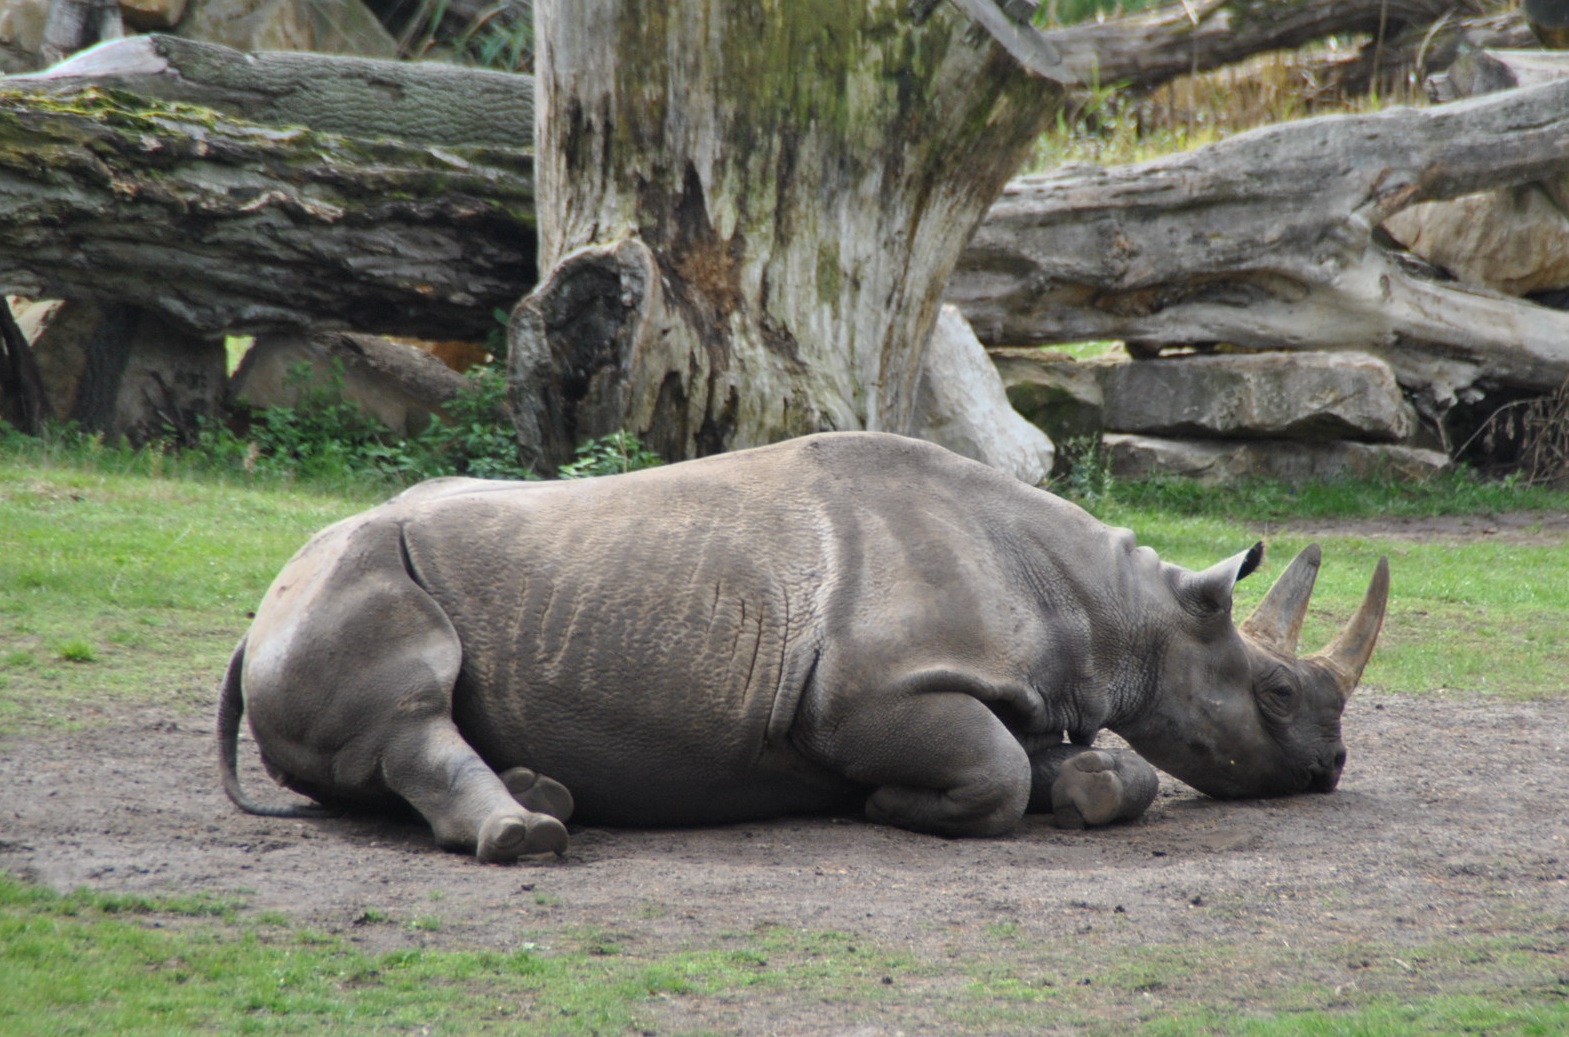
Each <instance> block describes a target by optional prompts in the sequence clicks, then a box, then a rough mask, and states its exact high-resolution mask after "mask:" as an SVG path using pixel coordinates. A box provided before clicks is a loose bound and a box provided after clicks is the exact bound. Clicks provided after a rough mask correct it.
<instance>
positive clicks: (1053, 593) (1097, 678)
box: [1010, 497, 1181, 740]
mask: <svg viewBox="0 0 1569 1037" xmlns="http://www.w3.org/2000/svg"><path fill="white" fill-rule="evenodd" d="M1032 510H1033V512H1034V513H1033V515H1030V516H1027V517H1025V518H1024V519H1023V521H1021V522H1020V525H1019V527H1018V529H1017V531H1016V532H1014V533H1013V534H1011V536H1010V539H1011V538H1012V537H1013V536H1016V537H1017V538H1018V540H1019V541H1021V542H1022V544H1023V545H1024V546H1023V547H1022V549H1019V548H1013V550H1016V551H1017V552H1018V561H1017V565H1018V568H1019V572H1020V586H1021V588H1022V589H1023V590H1024V592H1025V593H1026V594H1027V595H1028V596H1029V599H1030V600H1031V603H1032V605H1033V607H1034V609H1035V610H1036V612H1037V614H1038V615H1039V616H1040V617H1041V619H1040V621H1041V623H1042V628H1043V631H1044V636H1045V639H1046V643H1045V644H1044V645H1043V646H1042V652H1043V656H1044V658H1043V659H1042V660H1041V664H1040V665H1041V667H1042V670H1043V672H1055V674H1056V675H1057V677H1058V679H1059V681H1060V683H1057V684H1056V685H1055V686H1043V687H1042V692H1043V694H1047V695H1057V696H1060V697H1061V698H1062V699H1063V700H1064V702H1063V705H1064V706H1065V707H1066V708H1068V709H1069V710H1070V711H1071V712H1072V713H1074V714H1076V715H1078V716H1079V717H1081V718H1082V722H1083V723H1084V724H1085V725H1087V727H1089V728H1098V727H1110V728H1113V729H1115V728H1116V727H1117V726H1118V725H1120V724H1126V723H1129V722H1132V721H1134V720H1136V719H1137V718H1139V717H1141V716H1143V715H1145V714H1146V713H1147V712H1148V711H1149V709H1150V708H1151V706H1152V704H1153V702H1154V701H1155V699H1156V697H1157V696H1158V693H1159V686H1160V674H1159V670H1160V665H1159V662H1160V659H1161V657H1162V655H1163V653H1164V649H1165V645H1166V643H1167V640H1168V639H1169V637H1170V636H1171V633H1172V631H1173V630H1174V629H1176V628H1177V626H1178V624H1180V622H1181V618H1180V614H1181V609H1180V606H1179V605H1178V604H1177V602H1176V599H1175V597H1174V595H1173V594H1172V590H1171V587H1172V582H1171V574H1172V572H1173V571H1174V569H1175V567H1173V566H1170V565H1168V564H1167V563H1164V562H1162V561H1161V560H1160V559H1159V557H1158V556H1157V555H1156V554H1155V552H1154V551H1153V550H1151V549H1150V548H1148V547H1140V546H1139V545H1138V542H1137V539H1136V538H1135V537H1134V535H1133V533H1132V532H1131V531H1129V530H1126V529H1119V528H1114V527H1110V526H1107V525H1105V524H1104V523H1101V522H1100V521H1099V520H1097V519H1095V518H1094V517H1093V516H1091V515H1089V514H1088V513H1086V512H1084V511H1083V510H1082V509H1080V508H1078V507H1077V506H1076V505H1073V504H1072V503H1070V502H1067V501H1063V500H1060V499H1057V498H1052V497H1047V498H1045V499H1044V500H1043V501H1042V502H1041V503H1040V504H1039V505H1038V506H1037V507H1035V508H1034V509H1032ZM1069 733H1070V734H1071V735H1073V736H1074V737H1075V738H1076V739H1080V740H1082V738H1085V737H1089V736H1091V735H1093V733H1094V732H1093V730H1092V729H1089V730H1083V731H1079V732H1075V731H1073V730H1072V729H1071V728H1070V731H1069Z"/></svg>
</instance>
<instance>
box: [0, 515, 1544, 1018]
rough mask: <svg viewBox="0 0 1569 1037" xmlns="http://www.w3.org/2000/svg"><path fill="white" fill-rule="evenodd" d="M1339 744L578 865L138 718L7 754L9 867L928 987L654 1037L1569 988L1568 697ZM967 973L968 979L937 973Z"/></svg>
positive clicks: (1450, 701)
mask: <svg viewBox="0 0 1569 1037" xmlns="http://www.w3.org/2000/svg"><path fill="white" fill-rule="evenodd" d="M1336 532H1345V531H1340V530H1337V531H1336ZM1370 532H1372V533H1375V534H1376V532H1377V531H1376V530H1373V531H1370ZM1450 532H1455V533H1456V535H1465V533H1466V532H1469V533H1470V535H1477V534H1476V533H1475V532H1473V531H1464V532H1457V531H1453V530H1451V531H1450ZM1487 535H1492V534H1487ZM1499 535H1518V536H1536V535H1539V530H1537V529H1535V528H1530V529H1520V530H1509V531H1508V532H1503V533H1500V534H1499ZM1345 731H1346V742H1347V745H1348V747H1349V751H1350V758H1349V762H1348V765H1347V768H1346V773H1345V776H1344V779H1343V781H1342V783H1341V787H1340V789H1339V791H1337V792H1336V793H1334V794H1331V795H1306V796H1299V797H1294V798H1288V799H1282V800H1271V801H1256V802H1251V801H1250V802H1228V803H1222V802H1217V801H1215V800H1211V799H1207V798H1205V797H1203V796H1201V795H1199V794H1197V793H1195V792H1193V791H1192V790H1190V789H1188V788H1186V787H1185V786H1182V785H1181V784H1179V783H1177V782H1175V781H1171V780H1167V782H1166V783H1165V785H1164V786H1163V788H1162V792H1161V795H1160V797H1159V798H1158V799H1157V801H1156V803H1155V805H1154V806H1153V808H1152V809H1151V810H1150V811H1149V813H1148V814H1147V815H1146V816H1145V817H1144V818H1142V819H1140V820H1139V821H1137V822H1134V823H1131V824H1126V825H1120V826H1116V827H1112V828H1108V829H1104V830H1099V831H1092V832H1064V831H1059V830H1057V829H1055V828H1053V827H1051V826H1050V824H1049V823H1047V822H1046V821H1044V820H1042V819H1036V818H1031V819H1027V820H1026V822H1025V824H1024V826H1023V827H1022V828H1021V830H1020V831H1019V832H1017V833H1016V834H1015V835H1014V836H1012V837H1009V838H1004V839H998V840H960V841H952V840H944V839H939V838H933V837H929V836H923V835H916V834H912V833H909V832H904V831H899V830H894V829H890V828H886V827H880V826H876V825H872V824H868V823H866V822H864V821H861V820H859V819H854V818H849V819H847V818H821V819H817V818H813V819H784V820H778V821H770V822H765V823H754V824H742V825H732V826H726V827H717V828H705V829H691V830H673V831H672V830H664V831H641V830H628V829H608V828H579V829H577V830H575V831H574V835H573V843H572V847H571V849H570V852H569V853H568V854H567V855H566V856H565V858H563V859H559V860H558V859H554V858H552V859H546V860H534V861H526V862H522V863H518V864H514V865H509V866H487V865H482V864H479V863H477V862H476V861H474V860H473V859H470V858H466V857H463V856H460V855H455V854H450V853H446V852H443V851H441V850H439V849H437V848H436V847H435V846H434V845H433V843H432V840H431V837H430V833H429V831H428V830H427V829H426V828H425V827H424V826H423V825H422V824H420V823H418V822H417V821H413V820H406V819H398V818H363V817H345V818H331V819H325V820H313V821H295V820H275V819H267V818H257V817H251V816H247V815H244V814H241V813H239V812H238V811H236V810H235V809H234V808H233V807H232V806H231V805H230V804H229V803H228V801H227V800H226V799H225V798H224V796H223V793H222V791H221V789H220V787H219V784H218V781H217V779H216V773H215V756H214V752H213V748H212V734H211V726H210V720H209V718H208V717H207V716H206V715H203V714H201V713H196V712H192V713H187V714H179V715H174V714H170V713H166V712H155V711H148V710H142V711H131V712H126V713H122V714H119V715H113V714H111V715H110V716H108V717H105V718H103V720H102V722H100V723H97V724H95V725H94V726H93V727H92V728H91V729H89V730H86V731H82V732H77V733H63V734H62V733H51V734H44V735H28V736H17V737H12V738H9V739H7V740H5V741H3V742H0V868H3V869H6V870H9V871H11V872H13V873H16V874H20V875H23V876H26V877H29V878H32V879H35V880H37V881H40V882H44V883H47V884H49V885H51V886H54V887H58V888H72V887H76V886H88V887H92V888H96V889H105V890H116V891H148V892H156V893H189V892H192V891H197V890H204V891H211V892H213V893H217V894H221V895H229V894H239V895H241V896H242V897H243V899H244V901H245V903H246V905H247V907H246V908H245V910H246V911H250V912H262V911H269V910H276V911H282V912H285V913H286V914H287V915H288V916H289V917H291V918H292V919H294V920H295V921H296V922H298V923H299V924H303V925H309V926H311V927H314V928H319V929H324V930H327V931H331V932H335V933H340V934H343V936H344V938H345V939H348V940H352V941H354V942H356V943H358V944H360V945H363V946H364V947H365V948H366V949H367V950H370V951H381V950H389V949H392V948H396V947H403V946H410V945H416V946H438V947H490V948H498V949H515V948H518V947H519V946H522V945H524V944H531V945H534V946H537V947H540V948H542V949H546V950H548V949H550V948H551V947H553V946H568V945H570V944H571V942H572V941H574V940H580V939H581V937H582V934H584V933H597V934H608V937H609V938H611V939H613V941H614V943H615V944H616V945H617V946H618V948H619V949H620V952H621V953H628V954H635V955H646V956H649V957H654V956H657V955H660V954H663V953H668V952H671V951H675V950H680V949H690V948H700V947H708V946H715V945H718V944H720V943H722V942H723V941H724V940H727V939H736V938H737V937H736V934H741V937H742V938H744V937H745V934H749V933H753V934H755V933H759V932H764V931H768V930H769V929H772V930H774V931H801V932H824V931H833V932H837V933H843V934H849V935H850V936H851V937H852V938H853V939H854V940H855V941H859V942H861V943H862V944H863V945H865V946H868V947H878V948H884V949H898V950H900V951H901V952H906V953H907V954H908V955H909V957H910V960H911V961H912V962H913V963H914V964H915V968H914V969H913V971H912V973H911V975H910V976H908V977H894V976H889V977H887V980H886V982H887V983H888V984H889V985H890V986H891V987H895V988H896V989H894V990H893V991H892V992H891V993H890V994H889V996H888V997H887V998H886V999H883V1000H881V1001H878V1002H877V1003H876V1004H874V1005H868V1004H864V1003H863V1004H845V1003H837V1002H832V1001H824V1000H811V1001H808V1002H804V1003H793V1002H790V1001H789V999H788V998H787V997H784V996H783V995H780V994H778V993H774V994H766V993H760V994H757V995H756V996H753V995H750V994H748V995H746V996H745V997H741V996H736V997H722V998H707V999H703V998H695V997H694V998H682V997H676V998H667V999H665V1002H664V1003H663V1004H660V1005H655V1006H653V1007H652V1008H651V1009H650V1011H651V1013H652V1017H653V1018H654V1019H656V1020H657V1022H658V1026H657V1031H658V1032H661V1033H664V1032H669V1031H670V1030H672V1029H674V1030H680V1029H683V1028H686V1027H708V1028H712V1029H715V1030H718V1031H721V1032H746V1033H771V1032H785V1033H844V1032H865V1033H892V1032H912V1033H921V1032H933V1031H935V1030H938V1029H946V1030H949V1032H951V1031H952V1029H954V1028H955V1027H956V1025H957V1028H961V1029H962V1028H965V1027H964V1026H963V1025H962V1024H955V1023H954V1022H953V1020H954V1019H955V1018H959V1019H962V1018H964V1017H965V1016H964V1011H965V1010H967V1009H966V1008H965V1005H964V1004H963V1003H962V1002H963V1001H964V998H965V997H966V996H967V995H966V994H965V983H966V982H967V981H966V980H965V978H964V977H965V976H966V975H968V976H971V977H975V976H983V977H984V976H990V977H992V978H993V980H995V978H996V976H998V975H1003V974H1005V975H1007V976H1010V977H1013V978H1015V979H1016V980H1017V981H1018V982H1019V983H1023V984H1026V985H1028V984H1034V985H1035V986H1036V987H1038V988H1042V989H1049V990H1052V991H1056V992H1059V993H1060V994H1061V996H1062V997H1063V998H1067V997H1069V995H1070V994H1071V995H1072V997H1074V998H1077V1000H1073V1001H1071V1005H1072V1006H1073V1007H1074V1010H1075V1011H1077V1012H1078V1013H1079V1016H1078V1018H1080V1019H1081V1020H1082V1019H1083V1018H1085V1017H1086V1013H1088V1017H1089V1018H1091V1019H1098V1020H1100V1021H1101V1022H1102V1023H1104V1024H1106V1025H1108V1026H1110V1025H1116V1024H1118V1023H1122V1022H1127V1021H1134V1020H1138V1019H1147V1018H1151V1017H1153V1015H1156V1014H1159V1013H1160V1012H1161V1011H1162V1010H1163V1005H1176V1004H1190V1005H1191V1004H1204V1005H1209V1006H1212V1007H1214V1008H1215V1009H1216V1010H1218V1011H1228V1010H1229V1011H1235V1010H1241V1011H1262V1010H1278V1009H1279V1008H1280V1007H1281V1006H1282V1005H1286V1006H1295V1007H1302V1008H1308V1007H1320V1008H1330V1009H1333V1008H1335V1007H1344V1006H1346V1005H1355V1004H1363V1003H1366V999H1367V998H1369V997H1374V996H1382V995H1384V994H1388V995H1389V996H1392V997H1396V998H1399V999H1407V998H1416V999H1419V998H1421V997H1424V996H1429V995H1435V994H1439V993H1445V994H1452V993H1466V992H1473V993H1483V994H1489V993H1492V994H1498V992H1500V991H1502V992H1504V993H1503V994H1502V995H1500V996H1505V997H1507V998H1514V999H1522V998H1523V999H1525V1000H1528V1001H1529V1000H1535V999H1538V998H1540V999H1543V1000H1547V1001H1554V1000H1559V1001H1560V1002H1561V999H1562V998H1564V997H1566V996H1569V821H1566V819H1565V815H1566V811H1565V805H1566V790H1569V699H1557V700H1551V701H1546V702H1538V703H1519V702H1508V701H1499V700H1478V699H1465V698H1456V697H1449V696H1443V695H1438V694H1433V695H1423V696H1411V695H1399V694H1386V693H1379V692H1377V691H1369V690H1364V691H1362V692H1359V693H1358V695H1357V696H1356V697H1354V698H1353V699H1352V701H1351V704H1350V707H1349V709H1348V711H1347V714H1346V719H1345ZM1112 741H1114V740H1112ZM242 758H243V760H244V766H243V771H242V779H243V780H244V781H245V783H246V784H247V786H248V787H250V788H252V789H253V790H254V791H256V792H258V793H265V792H267V791H269V788H268V787H267V781H266V778H265V777H264V775H263V774H262V772H261V769H260V766H259V764H258V763H257V762H256V760H255V753H254V748H253V747H252V746H250V745H249V743H244V744H242ZM277 795H278V796H279V797H280V798H281V797H283V796H284V795H286V794H284V793H282V792H278V793H277ZM421 919H425V920H427V924H424V925H420V924H416V923H417V921H418V920H421ZM1129 955H1133V957H1132V958H1131V959H1130V957H1129ZM1129 960H1134V961H1138V962H1144V963H1146V965H1147V969H1146V972H1145V973H1143V974H1141V975H1142V978H1141V975H1129V974H1128V973H1127V967H1126V962H1128V961H1129ZM945 962H949V963H951V968H952V971H953V973H954V975H955V976H956V977H957V978H955V979H952V980H950V981H940V980H935V979H933V978H932V976H933V973H934V971H935V972H937V973H939V974H940V973H941V972H942V970H943V968H944V967H946V966H944V965H943V963H945ZM1118 962H1121V963H1123V964H1122V965H1118V964H1117V963H1118ZM1160 962H1166V963H1168V964H1167V966H1161V965H1160V964H1159V963H1160ZM934 963H935V964H936V965H938V966H939V968H937V969H936V970H934V969H933V968H932V966H933V964H934ZM1166 967H1171V968H1172V971H1171V972H1170V973H1169V974H1167V973H1165V972H1161V971H1160V969H1162V968H1166ZM1119 968H1120V969H1121V970H1122V971H1121V972H1118V971H1116V970H1117V969H1119ZM1149 970H1155V971H1154V972H1150V971H1149ZM923 977H924V978H923ZM900 984H903V987H902V988H899V985H900ZM1095 984H1099V986H1095ZM1090 987H1094V989H1095V991H1096V993H1094V994H1093V996H1092V995H1091V994H1089V993H1084V991H1085V990H1087V989H1088V988H1090ZM1069 1003H1070V1002H1067V1001H1064V1002H1062V1004H1069ZM1021 1011H1024V1009H1023V1008H1021ZM1042 1011H1045V1012H1046V1015H1045V1016H1041V1015H1034V1016H1031V1015H1028V1014H1024V1015H1020V1016H1018V1017H1016V1018H1015V1021H1014V1022H1012V1023H1006V1024H1004V1023H1002V1022H998V1021H997V1018H993V1019H992V1021H991V1022H987V1023H985V1024H984V1025H983V1024H979V1023H977V1024H975V1025H976V1027H977V1029H975V1030H974V1032H996V1029H997V1028H1000V1029H1015V1028H1019V1029H1027V1030H1029V1031H1031V1032H1037V1033H1038V1032H1043V1029H1050V1028H1051V1027H1050V1026H1044V1025H1043V1023H1042V1019H1043V1018H1044V1019H1048V1020H1050V1019H1057V1018H1060V1005H1059V1007H1058V1008H1051V1007H1050V1006H1048V1007H1047V1008H1046V1009H1042ZM956 1013H957V1014H956ZM1054 1013H1055V1014H1054ZM1008 1018H1014V1017H1008ZM1053 1025H1055V1024H1053Z"/></svg>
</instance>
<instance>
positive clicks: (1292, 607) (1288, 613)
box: [1242, 544, 1323, 656]
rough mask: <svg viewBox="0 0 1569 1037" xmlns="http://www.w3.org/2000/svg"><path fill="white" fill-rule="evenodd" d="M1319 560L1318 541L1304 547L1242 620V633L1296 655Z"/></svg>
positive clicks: (1316, 577)
mask: <svg viewBox="0 0 1569 1037" xmlns="http://www.w3.org/2000/svg"><path fill="white" fill-rule="evenodd" d="M1322 559H1323V552H1322V551H1320V550H1319V546H1318V545H1317V544H1309V545H1308V546H1307V547H1305V548H1303V549H1302V553H1301V554H1299V555H1297V556H1296V558H1294V559H1292V562H1291V564H1290V565H1288V566H1287V567H1286V571H1285V572H1283V573H1281V574H1280V577H1279V578H1278V579H1277V580H1276V581H1275V585H1274V586H1273V587H1271V588H1270V589H1269V593H1268V594H1266V595H1264V600H1263V601H1261V602H1259V603H1258V607H1257V608H1255V609H1254V610H1253V614H1252V615H1250V616H1248V618H1247V619H1246V620H1244V621H1243V623H1242V632H1243V633H1244V634H1246V635H1248V636H1249V637H1251V638H1252V639H1253V640H1255V641H1258V642H1259V643H1261V644H1264V645H1268V646H1269V647H1270V648H1273V649H1274V650H1276V651H1277V652H1282V653H1284V654H1286V655H1292V656H1294V655H1296V654H1297V639H1298V638H1299V637H1301V635H1302V621H1303V620H1304V619H1305V618H1307V610H1308V601H1309V600H1310V599H1311V598H1312V597H1313V583H1314V581H1316V580H1317V579H1318V566H1319V562H1320V561H1321V560H1322Z"/></svg>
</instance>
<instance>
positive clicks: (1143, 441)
mask: <svg viewBox="0 0 1569 1037" xmlns="http://www.w3.org/2000/svg"><path fill="white" fill-rule="evenodd" d="M1104 442H1105V448H1106V454H1107V457H1108V460H1109V463H1110V465H1111V472H1112V474H1113V475H1114V476H1116V477H1117V478H1120V479H1147V478H1149V477H1151V476H1154V475H1179V476H1186V477H1188V478H1192V479H1198V480H1200V481H1201V482H1211V483H1222V482H1232V481H1235V480H1239V479H1276V480H1279V481H1281V482H1290V483H1295V482H1326V481H1330V480H1334V479H1339V478H1347V477H1355V478H1369V477H1382V478H1392V479H1402V480H1415V479H1424V478H1426V477H1428V476H1430V475H1432V474H1434V473H1435V472H1438V471H1441V470H1442V469H1443V468H1444V467H1445V466H1447V465H1448V463H1449V459H1448V457H1446V456H1445V455H1444V454H1443V453H1441V452H1440V451H1437V450H1423V449H1420V448H1418V447H1410V446H1401V445H1399V444H1394V443H1353V442H1348V441H1344V440H1343V441H1340V442H1333V443H1318V442H1304V441H1301V440H1281V439H1274V440H1251V441H1236V440H1233V441H1225V440H1216V439H1208V440H1195V439H1164V438H1160V437H1156V436H1129V435H1121V434H1118V433H1109V434H1108V435H1107V436H1106V437H1105V440H1104Z"/></svg>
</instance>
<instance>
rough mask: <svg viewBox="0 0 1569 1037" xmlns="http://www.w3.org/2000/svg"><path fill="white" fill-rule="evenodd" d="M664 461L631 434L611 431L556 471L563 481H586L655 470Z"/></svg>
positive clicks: (579, 450) (583, 446) (578, 449)
mask: <svg viewBox="0 0 1569 1037" xmlns="http://www.w3.org/2000/svg"><path fill="white" fill-rule="evenodd" d="M663 463H664V462H663V459H662V458H661V457H660V456H659V455H658V454H656V453H654V452H653V451H652V450H649V449H648V448H647V447H645V446H643V444H642V441H640V440H639V439H638V438H637V437H636V436H634V435H633V434H632V433H630V432H612V433H610V434H609V435H608V436H600V437H599V438H598V439H591V440H589V441H588V442H587V443H584V444H582V445H581V446H579V447H578V448H577V453H576V455H575V456H574V458H573V459H572V460H571V461H569V462H568V463H566V464H564V465H562V466H561V467H560V468H559V469H557V470H556V475H557V476H558V477H559V478H562V479H587V478H589V477H591V476H595V475H616V474H618V473H621V472H635V471H637V470H638V469H639V468H653V467H655V466H656V465H659V464H663Z"/></svg>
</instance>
